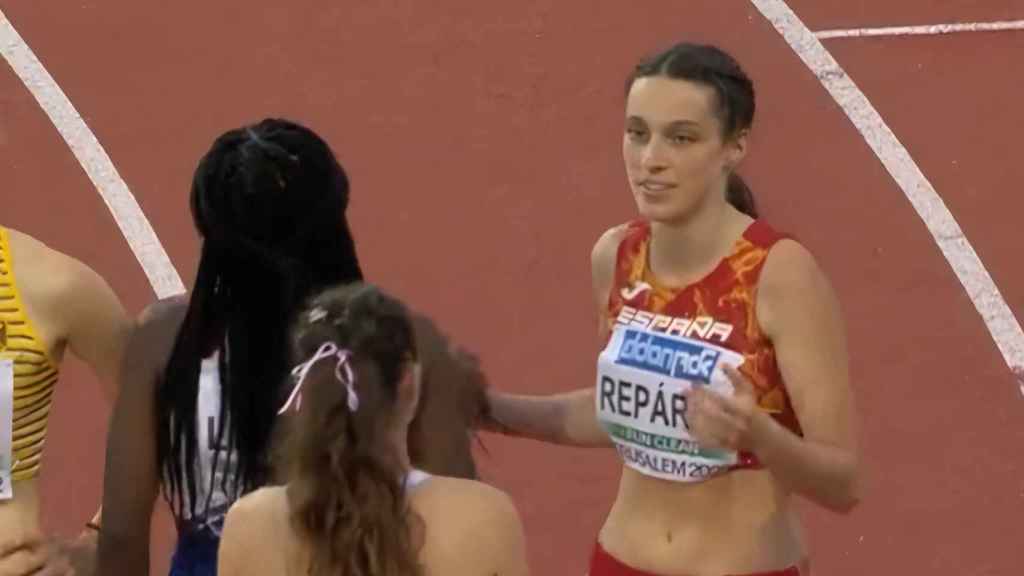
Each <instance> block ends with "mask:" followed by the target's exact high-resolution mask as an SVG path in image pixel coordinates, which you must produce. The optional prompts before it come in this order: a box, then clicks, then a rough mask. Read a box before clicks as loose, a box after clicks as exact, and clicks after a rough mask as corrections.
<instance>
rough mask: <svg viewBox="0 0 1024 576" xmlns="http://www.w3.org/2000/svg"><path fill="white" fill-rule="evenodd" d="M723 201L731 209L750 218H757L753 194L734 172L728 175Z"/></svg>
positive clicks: (741, 178)
mask: <svg viewBox="0 0 1024 576" xmlns="http://www.w3.org/2000/svg"><path fill="white" fill-rule="evenodd" d="M725 200H726V201H727V202H729V204H732V206H733V208H735V209H737V210H739V211H740V212H743V213H744V214H746V215H747V216H750V217H751V218H757V215H758V213H757V203H756V202H755V201H754V193H753V192H751V191H750V188H749V187H747V183H746V182H744V181H743V177H742V176H740V175H739V174H737V173H735V172H730V173H729V183H728V187H727V188H726V190H725Z"/></svg>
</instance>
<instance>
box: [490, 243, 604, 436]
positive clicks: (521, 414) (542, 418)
mask: <svg viewBox="0 0 1024 576" xmlns="http://www.w3.org/2000/svg"><path fill="white" fill-rule="evenodd" d="M623 231H624V228H623V227H621V226H616V227H614V228H611V229H609V230H607V231H606V232H605V233H604V234H602V235H601V237H600V238H598V240H597V242H596V243H595V244H594V248H593V250H591V253H590V272H591V284H592V287H593V297H594V303H595V305H596V307H597V318H598V336H599V337H600V339H601V341H602V342H603V341H604V340H605V338H606V337H607V334H608V327H607V324H606V323H605V314H606V309H607V305H608V294H609V291H610V290H611V286H612V282H613V280H614V274H615V257H616V254H617V252H618V248H619V244H620V243H621V241H622V234H623ZM594 393H595V392H594V387H593V386H588V387H586V388H582V389H579V390H574V391H572V392H566V393H562V394H553V395H549V396H521V395H515V394H507V393H501V392H490V393H489V394H488V401H489V403H490V418H489V420H488V422H487V423H486V424H485V426H484V427H485V429H488V430H491V431H494V432H499V433H502V434H507V435H510V436H521V437H525V438H532V439H534V440H541V441H545V442H552V443H555V444H565V445H570V446H586V447H589V446H611V445H612V443H611V439H610V438H609V437H608V434H607V433H606V432H605V431H604V429H603V428H602V427H601V425H600V424H599V423H598V421H597V413H596V410H595V397H594Z"/></svg>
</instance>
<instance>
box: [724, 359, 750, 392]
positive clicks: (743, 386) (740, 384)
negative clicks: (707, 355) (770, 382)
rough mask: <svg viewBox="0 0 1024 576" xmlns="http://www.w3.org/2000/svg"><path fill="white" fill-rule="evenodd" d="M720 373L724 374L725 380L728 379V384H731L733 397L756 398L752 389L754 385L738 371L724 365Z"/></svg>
mask: <svg viewBox="0 0 1024 576" xmlns="http://www.w3.org/2000/svg"><path fill="white" fill-rule="evenodd" d="M722 371H723V372H725V376H726V378H728V379H729V382H731V383H732V387H733V390H734V393H733V395H734V396H735V397H737V398H741V397H748V398H755V399H756V398H757V390H756V389H755V388H754V383H753V382H751V381H750V379H749V378H747V377H746V376H744V375H743V374H742V373H741V372H740V371H739V370H738V369H736V368H735V367H734V366H730V365H725V366H724V367H723V368H722Z"/></svg>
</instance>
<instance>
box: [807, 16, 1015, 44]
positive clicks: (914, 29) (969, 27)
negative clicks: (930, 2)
mask: <svg viewBox="0 0 1024 576" xmlns="http://www.w3.org/2000/svg"><path fill="white" fill-rule="evenodd" d="M1008 30H1024V20H1000V21H997V22H956V23H951V24H925V25H921V26H886V27H881V28H848V29H844V30H821V31H819V32H815V33H814V36H815V37H816V38H818V40H827V39H831V38H865V37H873V36H935V35H938V34H955V33H960V32H1005V31H1008Z"/></svg>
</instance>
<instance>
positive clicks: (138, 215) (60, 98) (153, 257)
mask: <svg viewBox="0 0 1024 576" xmlns="http://www.w3.org/2000/svg"><path fill="white" fill-rule="evenodd" d="M0 53H2V54H3V57H4V59H5V60H7V63H8V64H9V65H10V66H11V68H12V69H13V70H14V72H15V73H16V74H17V75H18V77H19V78H21V81H22V82H23V83H24V84H25V87H26V88H28V90H29V91H30V92H31V93H32V96H34V97H35V99H36V101H37V102H39V106H40V107H42V109H43V111H44V112H46V115H47V116H49V118H50V121H51V122H53V125H54V127H55V128H57V131H58V132H60V135H61V137H63V138H64V141H65V142H66V143H67V145H68V147H69V148H71V152H72V153H73V154H74V155H75V158H76V159H78V163H79V164H81V165H82V169H84V170H85V173H86V174H87V175H88V176H89V180H91V181H92V183H93V185H94V186H95V187H96V190H97V191H98V192H99V194H100V197H102V198H103V202H104V203H106V205H107V208H108V209H109V210H110V212H111V214H113V216H114V220H115V221H116V222H117V225H118V227H119V228H120V229H121V233H122V234H123V235H124V238H125V240H127V241H128V246H129V247H130V248H131V250H132V252H133V253H134V254H135V258H136V259H137V260H138V261H139V264H141V265H142V270H143V271H144V272H145V274H146V277H147V278H148V279H149V283H150V285H152V287H153V291H154V292H155V293H156V295H157V297H158V298H166V297H168V296H173V295H175V294H180V293H182V292H184V291H185V286H184V284H182V282H181V278H180V277H179V276H178V272H177V270H175V269H174V265H173V264H172V263H171V260H170V258H169V257H168V256H167V252H165V251H164V247H163V245H161V244H160V240H159V239H158V238H157V236H156V233H155V232H153V228H152V227H151V226H150V224H149V220H147V219H146V215H145V214H143V213H142V209H141V208H140V207H139V204H138V202H136V201H135V196H133V195H132V193H131V191H130V190H129V189H128V185H127V184H125V182H124V180H123V179H122V178H121V175H120V174H118V172H117V169H116V168H114V164H113V162H111V160H110V157H109V156H108V155H107V153H106V151H105V150H104V149H103V146H101V145H100V143H99V140H97V139H96V136H95V135H94V134H93V133H92V130H90V129H89V127H88V126H87V125H86V124H85V121H84V120H82V117H81V116H80V115H79V114H78V111H77V110H75V107H74V106H73V105H72V104H71V101H70V100H68V97H67V96H66V95H65V94H64V92H63V91H62V90H61V89H60V86H58V85H57V82H56V81H55V80H54V79H53V77H52V76H50V73H49V72H47V71H46V68H44V67H43V65H42V63H41V62H40V61H39V59H38V58H36V55H35V54H34V53H33V52H32V49H31V48H29V46H28V45H27V44H26V43H25V41H24V40H23V39H22V38H21V35H19V34H18V31H17V30H15V29H14V26H13V25H12V24H11V22H10V20H8V19H7V16H6V15H5V14H4V13H3V11H0Z"/></svg>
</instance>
